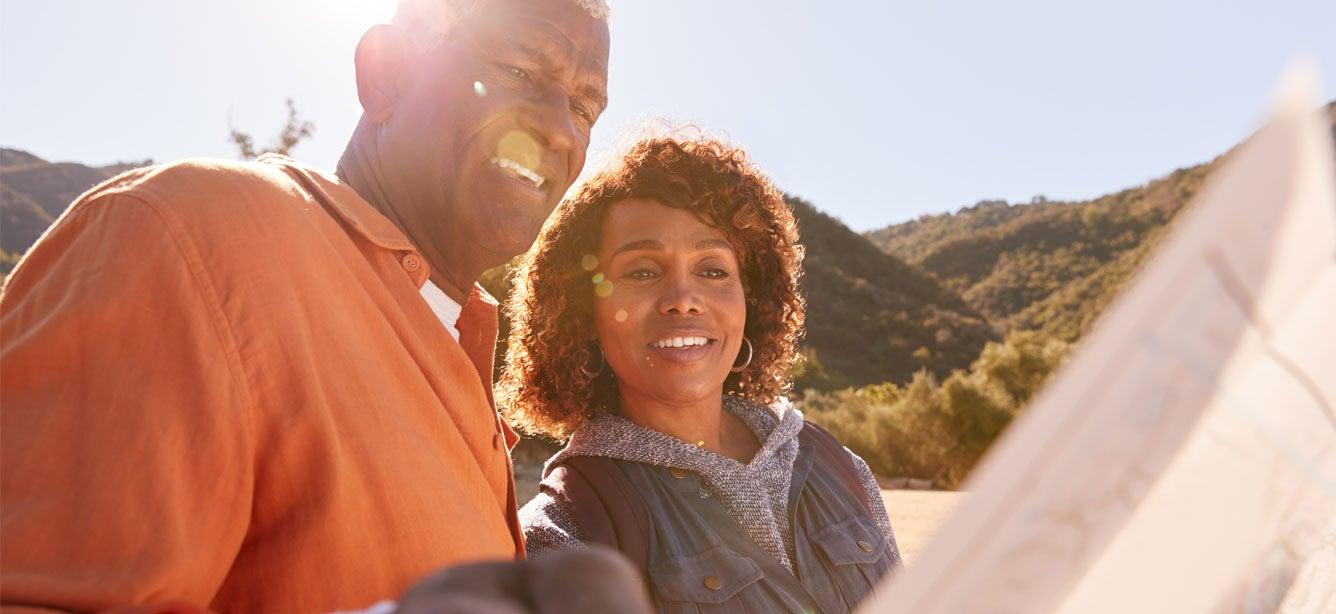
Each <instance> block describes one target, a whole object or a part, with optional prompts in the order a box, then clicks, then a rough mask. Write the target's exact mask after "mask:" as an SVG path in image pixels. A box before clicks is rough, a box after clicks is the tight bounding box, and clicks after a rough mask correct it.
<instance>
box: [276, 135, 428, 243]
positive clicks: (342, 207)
mask: <svg viewBox="0 0 1336 614" xmlns="http://www.w3.org/2000/svg"><path fill="white" fill-rule="evenodd" d="M255 161H256V162H260V163H263V164H272V165H274V166H278V167H281V168H283V169H284V170H285V171H287V172H288V173H289V174H290V175H292V176H293V177H296V178H297V180H298V181H301V182H302V183H303V184H305V185H306V187H307V188H308V189H309V190H311V192H312V193H314V194H315V196H316V198H319V199H320V200H322V201H324V202H325V203H327V204H329V205H330V207H331V208H332V209H333V211H334V213H335V214H337V215H338V216H339V217H340V218H341V219H342V220H343V221H344V222H346V223H347V224H348V225H349V226H350V227H352V228H353V230H355V231H356V232H357V233H358V234H360V235H362V236H363V237H366V239H367V240H368V241H370V242H372V243H374V244H376V245H379V246H380V247H383V248H385V249H389V250H394V251H406V252H417V251H418V250H417V248H416V247H415V246H414V245H413V243H412V242H411V241H409V240H408V237H406V236H404V233H403V232H401V231H400V230H399V228H398V227H397V226H395V225H394V222H391V221H390V218H387V217H385V215H384V214H382V213H381V212H379V211H377V210H376V208H375V207H372V206H371V203H368V202H367V201H366V200H365V199H363V198H362V197H361V196H360V195H358V194H357V192H355V191H353V189H352V188H350V187H348V185H347V184H345V183H343V182H342V181H340V180H339V178H338V177H336V176H334V175H331V174H329V173H326V172H325V171H322V170H320V169H317V168H315V167H313V166H310V165H308V164H304V163H302V162H298V161H296V160H294V159H292V158H289V157H287V156H283V155H279V154H272V153H269V154H264V155H262V156H260V157H259V158H256V160H255Z"/></svg>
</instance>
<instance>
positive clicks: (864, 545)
mask: <svg viewBox="0 0 1336 614" xmlns="http://www.w3.org/2000/svg"><path fill="white" fill-rule="evenodd" d="M858 547H859V548H860V549H862V550H863V552H872V544H871V543H869V542H867V541H865V540H861V539H860V540H858Z"/></svg>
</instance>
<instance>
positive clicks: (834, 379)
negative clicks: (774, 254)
mask: <svg viewBox="0 0 1336 614" xmlns="http://www.w3.org/2000/svg"><path fill="white" fill-rule="evenodd" d="M788 202H789V204H790V205H792V206H793V211H794V215H795V217H796V218H797V219H798V230H799V234H800V236H801V241H802V243H803V245H804V246H805V247H806V249H807V255H806V260H805V261H804V267H803V279H802V288H803V291H804V293H805V295H806V297H807V339H806V343H805V347H806V348H807V350H808V352H809V353H810V355H814V356H815V358H816V361H817V364H819V365H821V366H824V367H825V369H826V370H827V374H826V375H827V377H826V378H825V379H824V380H823V379H822V378H821V377H819V374H810V376H809V377H808V378H806V380H803V379H802V378H800V381H799V383H798V386H797V387H798V388H799V389H801V388H802V387H804V386H805V385H811V386H815V387H818V388H831V387H836V386H837V385H838V384H840V383H849V384H855V385H867V384H874V383H881V382H885V381H893V382H906V381H909V379H910V378H911V377H912V376H913V374H914V372H915V371H918V370H920V369H926V370H927V371H929V372H931V373H934V374H935V375H937V376H939V377H945V376H946V375H948V374H949V373H950V372H951V371H952V370H955V369H963V368H965V367H967V366H968V365H969V364H970V361H972V360H974V359H975V358H976V357H978V355H979V352H980V351H981V350H982V349H983V346H984V344H985V343H987V342H988V341H992V340H995V339H997V334H996V332H995V331H994V330H993V328H992V326H991V325H989V324H988V322H987V320H986V319H985V318H983V317H982V316H980V315H979V313H978V312H976V311H975V310H974V309H972V308H971V307H970V306H969V305H967V304H966V303H965V301H963V300H962V299H961V298H960V296H958V295H957V294H955V293H953V292H951V291H949V290H947V289H946V288H943V287H942V285H941V284H939V283H938V282H937V281H936V280H934V279H933V278H932V277H931V276H928V275H925V274H924V273H923V272H922V271H921V270H919V269H917V268H915V267H913V266H910V265H908V264H906V263H905V262H904V261H902V260H901V259H899V258H897V257H895V256H892V255H889V254H885V253H882V252H880V251H879V250H878V249H877V248H876V246H875V245H873V244H872V243H871V242H869V241H867V240H866V239H864V238H863V237H862V236H860V235H859V234H858V233H855V232H854V231H852V230H850V229H849V228H848V227H847V226H845V225H844V224H843V223H841V222H840V221H839V220H836V219H835V218H832V217H830V216H828V215H826V214H825V213H822V212H821V211H818V210H817V209H816V208H815V207H813V206H812V205H811V204H809V203H807V202H806V201H803V200H802V199H799V198H793V197H790V198H789V199H788ZM841 376H843V378H847V379H844V380H843V381H840V380H841V379H842V378H841Z"/></svg>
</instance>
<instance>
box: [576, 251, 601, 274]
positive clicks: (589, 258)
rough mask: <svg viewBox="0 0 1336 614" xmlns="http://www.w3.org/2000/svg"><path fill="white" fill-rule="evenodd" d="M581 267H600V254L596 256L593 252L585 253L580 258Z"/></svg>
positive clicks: (590, 269) (585, 268)
mask: <svg viewBox="0 0 1336 614" xmlns="http://www.w3.org/2000/svg"><path fill="white" fill-rule="evenodd" d="M580 268H582V269H584V270H586V271H592V270H594V269H596V268H598V256H595V255H593V254H585V255H584V256H583V257H581V258H580Z"/></svg>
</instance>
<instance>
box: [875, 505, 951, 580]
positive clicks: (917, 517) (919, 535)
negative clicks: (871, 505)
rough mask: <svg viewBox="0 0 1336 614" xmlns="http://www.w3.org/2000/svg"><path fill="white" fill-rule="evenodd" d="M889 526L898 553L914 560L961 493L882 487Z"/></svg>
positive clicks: (911, 561)
mask: <svg viewBox="0 0 1336 614" xmlns="http://www.w3.org/2000/svg"><path fill="white" fill-rule="evenodd" d="M881 498H882V500H883V501H885V502H886V513H887V514H888V515H889V516H890V517H891V530H892V531H894V532H895V542H896V543H897V544H898V545H899V546H900V556H901V557H902V558H903V559H904V560H905V564H906V565H909V564H912V563H913V562H914V559H915V558H916V557H917V556H918V553H919V552H921V551H922V550H923V546H925V545H926V544H927V543H928V539H929V538H931V537H932V536H933V534H934V533H936V532H937V529H938V528H940V527H941V525H942V523H943V522H945V521H946V519H947V517H948V516H949V515H950V513H951V510H953V509H955V507H956V506H957V505H959V504H960V502H961V501H962V500H963V498H964V493H959V492H948V491H940V490H883V491H881Z"/></svg>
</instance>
